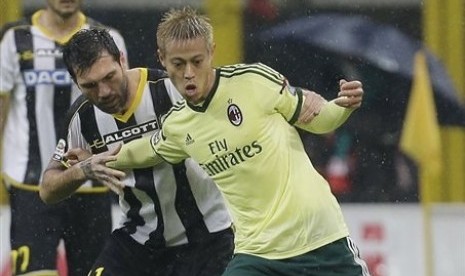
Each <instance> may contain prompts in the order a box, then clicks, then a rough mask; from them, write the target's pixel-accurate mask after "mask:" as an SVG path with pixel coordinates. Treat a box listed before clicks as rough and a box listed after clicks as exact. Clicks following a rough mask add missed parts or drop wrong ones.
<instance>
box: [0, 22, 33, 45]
mask: <svg viewBox="0 0 465 276" xmlns="http://www.w3.org/2000/svg"><path fill="white" fill-rule="evenodd" d="M30 26H31V20H30V19H29V18H21V19H19V20H16V21H12V22H7V23H5V24H4V25H3V26H2V28H0V40H2V39H3V36H4V35H5V34H6V32H8V31H9V30H27V29H28V28H29V27H30Z"/></svg>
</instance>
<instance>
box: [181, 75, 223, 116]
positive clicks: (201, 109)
mask: <svg viewBox="0 0 465 276" xmlns="http://www.w3.org/2000/svg"><path fill="white" fill-rule="evenodd" d="M219 83H220V69H219V68H217V69H216V74H215V83H214V84H213V87H212V89H211V90H210V93H208V96H207V98H206V99H205V101H203V103H202V104H200V105H193V104H191V103H189V102H188V101H186V104H187V105H188V106H189V107H190V108H191V109H192V110H194V111H197V112H205V110H207V108H208V105H210V102H211V101H212V99H213V96H214V95H215V93H216V90H217V89H218V85H219Z"/></svg>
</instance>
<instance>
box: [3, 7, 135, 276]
mask: <svg viewBox="0 0 465 276" xmlns="http://www.w3.org/2000/svg"><path fill="white" fill-rule="evenodd" d="M80 7H81V1H80V0H70V1H59V0H48V1H47V7H46V8H45V9H41V10H38V11H36V12H35V13H34V14H33V15H32V16H31V17H30V18H27V19H23V20H20V21H18V22H14V23H11V24H7V25H6V27H5V29H3V30H2V39H1V44H0V47H1V49H0V60H1V65H0V72H1V74H0V106H1V108H0V122H2V123H0V124H1V126H0V136H3V149H2V153H3V156H2V162H1V163H2V170H1V173H2V177H3V180H4V182H5V183H6V185H7V187H8V191H9V202H10V208H11V231H10V234H11V249H12V254H11V256H12V257H13V259H12V264H13V267H12V270H13V274H15V275H23V274H28V273H31V274H32V273H34V275H56V273H57V271H56V259H57V256H56V254H57V246H58V244H59V241H60V240H61V239H62V240H63V241H64V244H65V249H66V257H67V264H68V272H69V274H70V275H83V274H84V272H86V271H88V270H89V269H90V267H91V265H92V263H93V261H94V260H95V258H96V257H97V255H98V253H99V252H100V251H101V249H102V248H103V245H104V240H105V237H107V236H108V235H109V234H110V233H111V226H112V222H111V198H110V193H108V188H106V187H104V186H102V185H96V186H88V187H83V188H82V189H81V190H80V191H79V193H77V194H76V195H75V196H73V197H71V198H70V199H68V200H66V201H63V202H62V203H60V204H58V205H55V206H47V205H45V204H44V203H43V202H42V201H41V200H40V198H39V194H38V190H39V187H38V184H39V182H40V180H41V178H42V172H43V169H44V168H45V167H46V166H47V164H48V161H49V159H50V156H51V155H52V153H53V152H54V149H55V145H56V144H57V141H58V138H59V136H60V134H59V133H60V131H61V129H62V128H63V125H64V119H63V118H64V117H65V113H66V111H67V110H68V108H69V107H70V105H71V103H72V102H73V101H74V100H75V99H76V98H77V97H78V96H79V95H80V92H79V90H78V88H77V87H76V86H75V85H74V84H73V81H72V79H71V77H70V75H69V74H68V72H67V70H66V67H65V65H64V63H63V59H62V45H63V44H64V43H65V42H66V41H68V39H69V38H70V37H71V36H72V35H73V34H74V33H75V32H77V31H78V30H79V29H86V28H90V27H96V26H102V25H101V24H99V23H98V22H96V21H95V20H93V19H91V18H88V17H86V16H85V15H84V14H83V13H82V12H81V10H80ZM111 34H112V35H113V37H114V38H115V40H116V41H117V43H118V45H119V46H120V49H121V51H123V52H126V48H125V44H124V41H123V38H122V36H121V35H120V34H119V33H118V32H117V31H116V30H113V29H112V30H111ZM7 105H9V108H6V106H7ZM88 225H92V229H91V230H89V227H88ZM2 227H3V226H2ZM28 275H29V274H28Z"/></svg>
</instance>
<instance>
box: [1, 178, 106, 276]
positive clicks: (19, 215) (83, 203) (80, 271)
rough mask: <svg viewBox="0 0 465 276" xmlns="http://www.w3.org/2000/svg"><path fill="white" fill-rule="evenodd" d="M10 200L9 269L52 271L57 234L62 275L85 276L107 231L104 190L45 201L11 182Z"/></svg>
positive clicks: (37, 194)
mask: <svg viewBox="0 0 465 276" xmlns="http://www.w3.org/2000/svg"><path fill="white" fill-rule="evenodd" d="M10 205H11V228H10V237H11V248H12V256H13V260H12V261H13V264H14V265H13V267H12V270H13V271H14V272H16V273H17V274H24V273H27V272H34V271H35V272H39V271H42V272H44V273H45V272H53V271H56V267H57V266H56V260H57V246H58V244H59V242H60V240H61V239H62V240H63V241H64V244H65V250H66V261H67V264H68V275H69V276H80V275H86V274H87V272H88V271H89V270H90V268H91V267H92V264H93V263H94V261H95V259H96V258H97V256H98V254H99V253H100V251H101V250H102V248H103V246H104V242H105V240H106V239H107V237H108V236H109V235H110V233H111V227H112V225H111V198H110V194H108V193H96V194H75V195H73V196H72V197H70V198H69V199H67V200H64V201H62V202H60V203H57V204H54V205H46V204H45V203H43V202H42V200H41V199H40V197H39V193H38V192H31V191H25V190H21V189H18V188H15V187H13V186H12V187H11V188H10ZM38 275H39V274H38Z"/></svg>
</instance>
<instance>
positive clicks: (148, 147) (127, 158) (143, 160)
mask: <svg viewBox="0 0 465 276" xmlns="http://www.w3.org/2000/svg"><path fill="white" fill-rule="evenodd" d="M154 135H157V133H155V134H154ZM115 157H116V158H115V161H112V162H108V164H107V165H108V166H109V167H111V168H114V169H119V170H124V169H136V168H147V167H153V166H155V165H158V164H160V163H162V162H163V159H162V158H161V157H160V156H159V155H158V154H156V153H155V152H154V150H153V147H152V137H151V136H145V137H142V138H140V139H136V140H133V141H131V142H129V143H126V144H124V145H123V146H122V147H121V150H120V151H119V152H118V153H117V154H116V156H115Z"/></svg>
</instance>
